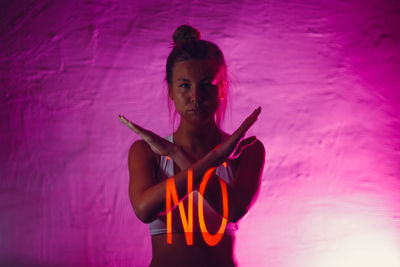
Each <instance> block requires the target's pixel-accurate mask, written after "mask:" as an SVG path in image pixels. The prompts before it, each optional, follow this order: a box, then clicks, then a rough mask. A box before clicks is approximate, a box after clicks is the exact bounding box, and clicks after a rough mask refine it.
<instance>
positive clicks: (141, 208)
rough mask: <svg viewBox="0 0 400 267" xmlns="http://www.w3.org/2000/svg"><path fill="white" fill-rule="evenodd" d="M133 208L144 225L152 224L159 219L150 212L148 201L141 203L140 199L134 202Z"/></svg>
mask: <svg viewBox="0 0 400 267" xmlns="http://www.w3.org/2000/svg"><path fill="white" fill-rule="evenodd" d="M132 206H133V211H134V212H135V215H136V217H137V218H138V219H139V220H141V221H142V222H143V223H151V222H152V221H154V220H155V219H156V218H157V216H155V215H154V214H153V213H152V212H150V209H149V207H148V204H147V203H146V201H141V200H140V199H136V201H132Z"/></svg>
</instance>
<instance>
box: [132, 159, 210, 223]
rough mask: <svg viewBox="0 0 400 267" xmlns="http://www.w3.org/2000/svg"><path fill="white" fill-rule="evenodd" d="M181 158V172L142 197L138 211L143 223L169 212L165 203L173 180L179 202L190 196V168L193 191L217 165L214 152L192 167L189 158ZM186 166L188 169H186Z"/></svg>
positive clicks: (146, 191) (150, 189)
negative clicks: (207, 172)
mask: <svg viewBox="0 0 400 267" xmlns="http://www.w3.org/2000/svg"><path fill="white" fill-rule="evenodd" d="M180 157H181V158H180V159H181V161H180V162H179V164H180V166H179V165H178V166H179V167H180V168H181V171H180V172H178V173H176V174H175V175H174V176H172V177H169V178H168V179H167V180H164V181H162V182H160V183H158V184H156V185H154V186H151V187H150V188H148V189H147V190H145V191H144V192H143V193H142V194H141V195H140V201H139V203H140V204H139V205H138V210H139V213H140V217H141V220H142V221H144V222H147V223H148V222H151V221H153V220H154V219H156V218H157V216H158V215H159V214H163V213H166V212H168V211H167V210H165V209H166V205H165V201H166V193H167V184H168V183H171V179H172V181H173V184H174V185H175V189H176V193H177V196H178V200H179V201H181V200H182V199H183V198H185V196H186V195H187V194H188V191H187V184H188V183H187V181H188V179H187V174H188V171H187V170H188V169H189V168H190V169H191V170H192V173H193V190H195V189H196V188H198V186H199V184H200V183H201V181H202V178H203V176H204V173H205V172H206V171H207V170H208V169H209V168H211V167H213V166H214V165H215V164H214V162H215V160H214V153H213V152H210V153H208V154H207V155H206V156H204V157H203V158H201V159H200V160H198V161H196V162H194V163H193V164H190V165H189V162H190V161H191V160H190V159H189V158H186V159H185V158H184V156H183V154H182V155H180ZM173 160H174V159H173ZM178 161H179V160H178ZM186 166H188V167H187V168H185V167H186ZM173 206H174V205H173Z"/></svg>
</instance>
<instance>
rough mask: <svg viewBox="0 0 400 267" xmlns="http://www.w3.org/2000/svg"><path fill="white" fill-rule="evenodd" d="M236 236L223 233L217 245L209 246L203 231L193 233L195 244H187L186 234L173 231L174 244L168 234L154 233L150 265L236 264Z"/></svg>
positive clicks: (151, 266) (232, 265)
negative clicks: (168, 240) (234, 247)
mask: <svg viewBox="0 0 400 267" xmlns="http://www.w3.org/2000/svg"><path fill="white" fill-rule="evenodd" d="M234 241H235V238H234V237H233V236H229V235H223V237H222V239H221V241H220V242H219V243H218V244H217V245H215V246H209V245H208V244H207V243H206V242H205V241H204V239H203V236H202V234H201V233H198V232H195V233H193V245H187V244H186V239H185V235H184V234H179V233H173V234H172V244H168V243H167V235H166V234H160V235H152V236H151V243H152V249H153V257H152V260H151V263H150V267H158V266H177V267H179V266H185V267H186V266H194V267H195V266H229V267H234V266H236V263H235V260H234V258H233V245H234Z"/></svg>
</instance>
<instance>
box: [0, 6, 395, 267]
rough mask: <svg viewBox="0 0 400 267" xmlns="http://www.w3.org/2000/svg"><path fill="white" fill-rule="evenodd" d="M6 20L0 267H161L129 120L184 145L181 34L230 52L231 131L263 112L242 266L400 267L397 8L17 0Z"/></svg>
mask: <svg viewBox="0 0 400 267" xmlns="http://www.w3.org/2000/svg"><path fill="white" fill-rule="evenodd" d="M229 2H232V3H229ZM0 14H1V16H0V17H1V18H2V23H1V26H0V69H1V74H0V118H1V120H0V123H1V124H0V126H1V131H0V203H1V205H0V206H1V208H0V211H1V216H0V266H148V264H149V262H150V259H151V253H152V252H151V240H150V238H151V237H150V233H149V229H148V226H147V225H146V224H144V223H142V222H141V221H140V220H139V219H138V218H137V217H136V216H135V214H134V212H133V210H132V206H131V204H130V200H129V196H128V183H129V174H128V165H127V158H128V150H129V147H130V145H131V144H132V143H133V142H134V141H135V140H137V139H138V136H137V135H136V134H134V133H133V132H132V131H129V129H127V127H125V126H124V125H122V124H121V123H120V122H119V121H118V120H117V119H116V118H117V115H118V114H123V115H125V116H127V117H128V118H129V119H131V120H132V121H134V122H136V123H137V124H139V125H141V126H143V127H145V128H146V129H150V130H151V131H153V132H155V133H157V134H159V135H161V136H167V135H169V134H170V133H171V131H172V128H173V127H172V122H171V121H170V120H169V110H168V102H167V87H166V85H165V82H164V78H165V64H166V58H167V56H168V53H169V51H170V49H171V44H172V39H171V35H172V33H173V31H174V30H175V29H176V27H177V26H179V25H181V24H189V25H193V26H194V27H196V28H198V29H199V30H200V31H201V34H202V38H204V39H206V40H210V41H212V42H215V43H216V44H217V45H218V46H219V47H220V48H221V50H222V51H223V52H224V56H225V58H226V61H227V67H228V74H229V81H230V96H229V98H228V101H230V102H229V103H228V109H227V113H226V114H227V115H226V118H225V121H224V124H223V129H224V130H225V131H227V132H228V133H231V132H232V131H233V130H234V129H236V127H238V125H239V124H240V122H241V121H242V120H243V119H244V118H245V117H246V116H247V115H248V114H249V113H250V112H251V111H252V110H253V109H254V108H256V107H257V106H261V107H262V112H261V114H260V116H259V118H258V120H257V122H256V123H255V124H254V125H253V126H252V128H250V130H249V132H248V133H247V136H251V135H256V136H257V137H258V139H260V140H261V141H262V142H263V144H264V146H265V149H266V162H265V167H264V173H263V177H262V184H261V190H260V193H259V195H258V199H257V201H256V202H255V204H254V206H253V207H252V208H251V209H250V212H249V213H248V214H247V215H246V216H245V217H244V218H243V219H241V220H240V222H239V230H238V231H237V236H236V241H235V257H236V259H237V262H238V263H239V266H245V267H248V266H250V267H251V266H268V267H336V266H340V267H342V266H343V267H372V266H374V267H375V266H382V267H398V266H400V253H399V251H400V167H399V166H400V164H399V162H400V153H399V151H400V89H399V88H400V75H399V73H400V64H399V62H400V52H399V51H400V41H399V40H400V26H399V25H400V23H399V22H400V4H399V1H398V0H376V1H371V0H364V1H362V0H350V1H311V0H306V1H300V0H293V1H255V0H250V1H243V0H239V1H161V0H150V1H128V0H120V1H111V0H99V1H66V0H65V1H44V0H39V1H4V3H1V4H0Z"/></svg>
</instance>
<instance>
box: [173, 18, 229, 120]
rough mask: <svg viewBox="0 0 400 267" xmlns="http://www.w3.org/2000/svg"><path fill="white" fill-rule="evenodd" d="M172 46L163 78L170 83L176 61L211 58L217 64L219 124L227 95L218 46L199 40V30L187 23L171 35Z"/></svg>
mask: <svg viewBox="0 0 400 267" xmlns="http://www.w3.org/2000/svg"><path fill="white" fill-rule="evenodd" d="M172 39H173V41H174V47H173V48H172V51H171V52H170V54H169V55H168V58H167V65H166V77H165V80H166V82H167V83H168V85H170V84H171V83H172V73H173V69H174V66H175V63H176V62H179V61H185V60H189V59H211V60H215V62H216V63H217V64H218V66H219V71H220V77H221V79H220V80H219V81H218V84H217V86H218V95H219V97H220V104H219V107H218V110H217V113H216V118H215V119H216V123H217V125H218V126H221V123H222V121H223V119H224V116H225V110H226V106H227V97H228V75H227V69H226V63H225V59H224V55H223V54H222V51H221V50H220V49H219V47H218V46H217V45H216V44H214V43H212V42H210V41H206V40H200V32H199V31H198V30H197V29H195V28H193V27H191V26H188V25H181V26H179V27H178V28H177V29H176V30H175V32H174V34H173V37H172Z"/></svg>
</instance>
